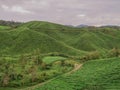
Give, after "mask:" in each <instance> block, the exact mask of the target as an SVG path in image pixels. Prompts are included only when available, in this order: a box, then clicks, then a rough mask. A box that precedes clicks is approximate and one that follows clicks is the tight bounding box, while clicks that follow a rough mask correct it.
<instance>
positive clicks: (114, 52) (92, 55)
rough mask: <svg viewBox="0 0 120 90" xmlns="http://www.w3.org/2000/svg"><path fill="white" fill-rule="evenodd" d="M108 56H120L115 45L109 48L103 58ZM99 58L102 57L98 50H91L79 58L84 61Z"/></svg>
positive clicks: (119, 50)
mask: <svg viewBox="0 0 120 90" xmlns="http://www.w3.org/2000/svg"><path fill="white" fill-rule="evenodd" d="M110 57H120V49H119V48H117V47H115V48H113V49H111V50H110V51H108V53H107V54H106V56H105V57H104V58H110ZM99 58H102V56H101V54H100V53H99V52H98V51H93V52H90V53H88V54H86V55H85V56H83V57H81V58H80V60H81V61H83V62H84V61H88V60H94V59H99Z"/></svg>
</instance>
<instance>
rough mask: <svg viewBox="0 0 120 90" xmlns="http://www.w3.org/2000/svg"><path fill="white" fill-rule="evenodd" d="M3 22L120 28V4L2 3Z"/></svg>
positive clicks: (105, 0)
mask: <svg viewBox="0 0 120 90" xmlns="http://www.w3.org/2000/svg"><path fill="white" fill-rule="evenodd" d="M0 19H2V20H3V19H4V20H15V21H24V22H26V21H32V20H40V21H49V22H55V23H61V24H68V25H69V24H71V25H79V24H88V25H106V24H110V25H111V24H114V25H120V0H0Z"/></svg>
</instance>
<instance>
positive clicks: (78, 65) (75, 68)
mask: <svg viewBox="0 0 120 90" xmlns="http://www.w3.org/2000/svg"><path fill="white" fill-rule="evenodd" d="M82 65H83V64H75V66H74V69H73V70H71V71H69V72H68V73H66V74H65V75H70V74H72V73H74V72H75V71H77V70H79V69H80V68H81V67H82Z"/></svg>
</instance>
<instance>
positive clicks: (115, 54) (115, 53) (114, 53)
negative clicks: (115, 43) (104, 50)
mask: <svg viewBox="0 0 120 90" xmlns="http://www.w3.org/2000/svg"><path fill="white" fill-rule="evenodd" d="M119 55H120V49H119V48H117V47H115V48H113V49H112V50H110V52H109V56H110V57H119Z"/></svg>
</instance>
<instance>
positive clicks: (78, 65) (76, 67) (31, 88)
mask: <svg viewBox="0 0 120 90" xmlns="http://www.w3.org/2000/svg"><path fill="white" fill-rule="evenodd" d="M82 65H83V64H75V65H74V69H73V70H71V71H69V72H68V73H65V75H70V74H72V73H74V72H75V71H77V70H79V69H80V68H81V67H82ZM54 79H55V78H53V79H50V80H47V81H45V82H43V83H39V84H37V85H34V86H30V87H27V88H24V89H23V88H22V89H18V90H34V89H35V88H37V87H40V86H42V85H44V84H46V83H48V82H50V81H52V80H54Z"/></svg>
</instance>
